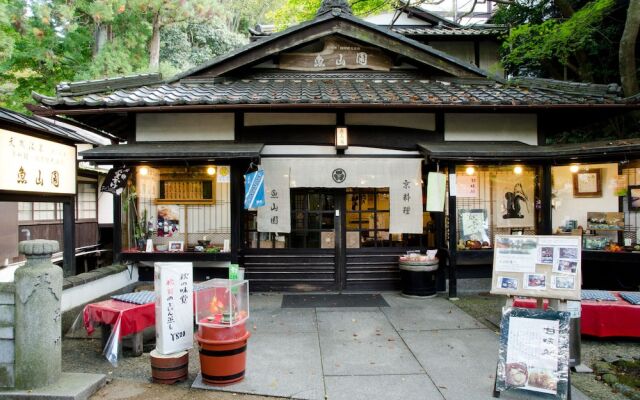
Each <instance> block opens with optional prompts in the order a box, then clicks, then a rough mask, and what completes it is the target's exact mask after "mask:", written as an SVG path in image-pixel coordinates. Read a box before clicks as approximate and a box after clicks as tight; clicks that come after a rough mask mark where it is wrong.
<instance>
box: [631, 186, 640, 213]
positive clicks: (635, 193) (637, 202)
mask: <svg viewBox="0 0 640 400" xmlns="http://www.w3.org/2000/svg"><path fill="white" fill-rule="evenodd" d="M628 196H629V211H640V185H636V186H629V191H628Z"/></svg>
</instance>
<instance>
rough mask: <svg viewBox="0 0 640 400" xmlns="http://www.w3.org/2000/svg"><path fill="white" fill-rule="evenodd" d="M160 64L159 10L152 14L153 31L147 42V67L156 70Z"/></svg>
mask: <svg viewBox="0 0 640 400" xmlns="http://www.w3.org/2000/svg"><path fill="white" fill-rule="evenodd" d="M159 66H160V10H158V11H157V12H156V13H155V14H154V16H153V31H152V34H151V42H150V43H149V69H150V70H151V71H157V70H158V67H159Z"/></svg>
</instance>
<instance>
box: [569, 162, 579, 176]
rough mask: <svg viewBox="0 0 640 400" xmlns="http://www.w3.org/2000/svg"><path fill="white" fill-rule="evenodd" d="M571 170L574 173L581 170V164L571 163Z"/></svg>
mask: <svg viewBox="0 0 640 400" xmlns="http://www.w3.org/2000/svg"><path fill="white" fill-rule="evenodd" d="M569 171H571V173H572V174H575V173H576V172H578V171H580V165H578V164H571V166H570V167H569Z"/></svg>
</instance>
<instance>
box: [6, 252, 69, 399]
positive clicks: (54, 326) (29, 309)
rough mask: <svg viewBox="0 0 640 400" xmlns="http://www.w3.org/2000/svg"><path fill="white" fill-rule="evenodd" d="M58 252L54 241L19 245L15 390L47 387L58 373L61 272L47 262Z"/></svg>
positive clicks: (16, 277)
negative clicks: (22, 260)
mask: <svg viewBox="0 0 640 400" xmlns="http://www.w3.org/2000/svg"><path fill="white" fill-rule="evenodd" d="M59 249H60V245H59V244H58V242H57V241H55V240H27V241H23V242H20V244H19V250H20V253H23V254H24V255H25V256H26V257H27V263H26V264H25V265H24V266H23V267H20V268H18V269H17V270H16V273H15V284H16V286H15V290H16V305H15V307H16V318H15V387H16V389H34V388H38V387H42V386H47V385H50V384H52V383H55V382H57V381H58V380H59V379H60V375H61V373H62V371H61V370H62V338H61V331H62V328H61V322H62V315H61V312H60V301H61V299H62V269H61V268H60V267H58V266H56V265H54V264H52V263H51V255H52V254H53V253H54V252H57V251H58V250H59Z"/></svg>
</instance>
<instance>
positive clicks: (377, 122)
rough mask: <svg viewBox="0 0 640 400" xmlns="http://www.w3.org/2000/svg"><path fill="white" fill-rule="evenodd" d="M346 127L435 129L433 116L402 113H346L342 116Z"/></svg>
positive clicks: (434, 117)
mask: <svg viewBox="0 0 640 400" xmlns="http://www.w3.org/2000/svg"><path fill="white" fill-rule="evenodd" d="M344 119H345V122H346V124H347V125H366V126H397V127H399V128H413V129H425V130H429V131H433V130H435V129H436V116H435V114H427V113H402V114H395V113H393V114H361V113H348V114H345V116H344Z"/></svg>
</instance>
